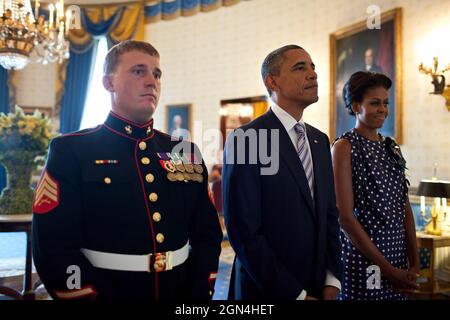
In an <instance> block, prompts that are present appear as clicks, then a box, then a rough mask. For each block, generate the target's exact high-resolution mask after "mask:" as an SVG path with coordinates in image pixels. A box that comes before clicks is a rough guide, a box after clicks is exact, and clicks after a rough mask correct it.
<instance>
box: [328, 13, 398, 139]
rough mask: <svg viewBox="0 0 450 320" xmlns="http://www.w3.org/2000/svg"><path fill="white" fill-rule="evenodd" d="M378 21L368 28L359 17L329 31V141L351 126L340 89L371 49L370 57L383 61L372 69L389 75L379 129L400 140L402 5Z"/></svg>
mask: <svg viewBox="0 0 450 320" xmlns="http://www.w3.org/2000/svg"><path fill="white" fill-rule="evenodd" d="M380 22H381V28H380V29H368V27H367V22H366V21H361V22H358V23H355V24H353V25H351V26H348V27H346V28H343V29H340V30H338V31H336V32H334V33H332V34H331V35H330V132H329V135H330V139H331V141H334V140H335V138H337V137H339V136H340V135H341V134H343V133H344V132H346V131H348V130H350V129H351V128H353V126H354V123H355V120H354V117H352V116H350V115H349V114H348V113H347V111H346V110H345V107H344V101H343V98H342V89H343V86H344V84H345V82H346V81H347V80H348V79H349V78H350V75H351V74H352V73H354V72H356V71H359V70H366V69H365V64H366V63H365V62H366V61H364V55H365V54H366V53H367V52H369V49H371V51H370V52H371V53H370V55H372V54H373V60H374V61H375V62H381V63H382V64H381V65H380V66H378V68H377V69H374V72H382V73H385V74H386V75H387V76H388V77H390V78H391V79H392V87H391V89H390V93H389V94H390V95H389V102H390V105H389V117H388V118H387V119H386V121H385V124H384V126H383V128H381V130H380V132H381V133H382V134H383V135H385V136H391V137H394V138H395V140H396V141H397V143H399V144H401V143H402V142H403V125H402V114H403V112H402V109H403V91H402V90H403V87H402V86H403V83H402V79H403V73H402V9H401V8H395V9H392V10H390V11H387V12H384V13H382V14H381V17H380ZM358 61H359V62H358ZM360 62H361V63H360Z"/></svg>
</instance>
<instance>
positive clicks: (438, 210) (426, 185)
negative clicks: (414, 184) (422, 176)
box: [417, 178, 450, 236]
mask: <svg viewBox="0 0 450 320" xmlns="http://www.w3.org/2000/svg"><path fill="white" fill-rule="evenodd" d="M417 194H418V195H419V196H420V214H421V216H422V218H423V219H424V221H425V222H427V223H428V222H429V224H428V225H427V227H426V228H425V232H426V233H428V234H431V235H435V236H440V235H442V228H441V226H440V222H439V218H440V216H441V217H444V219H445V218H446V215H447V198H450V182H449V181H441V180H437V179H435V178H433V179H431V180H422V181H420V184H419V190H418V191H417ZM425 197H433V198H434V203H433V207H432V209H431V218H426V214H425ZM441 204H442V205H441Z"/></svg>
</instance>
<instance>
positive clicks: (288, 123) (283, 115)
mask: <svg viewBox="0 0 450 320" xmlns="http://www.w3.org/2000/svg"><path fill="white" fill-rule="evenodd" d="M270 108H271V109H272V111H273V113H274V114H275V116H276V117H277V118H278V120H280V122H281V124H282V125H283V127H284V128H285V129H286V132H287V133H288V135H289V138H291V141H292V144H293V145H294V148H295V150H297V139H298V135H297V133H296V132H295V129H294V126H295V125H296V124H297V123H301V124H303V125H304V124H305V122H304V121H303V119H300V121H298V122H297V120H295V119H294V118H293V117H292V116H291V115H290V114H289V113H287V112H286V111H284V110H283V109H282V108H281V107H280V106H278V105H277V104H276V103H272V106H271V107H270ZM305 138H306V146H307V147H308V153H309V156H310V157H311V160H312V154H311V147H310V145H309V140H308V135H307V132H305ZM311 162H313V161H311ZM312 166H313V169H314V163H313V164H312ZM324 286H333V287H336V288H338V289H339V290H341V282H340V281H339V280H338V279H337V278H336V277H335V276H334V275H333V274H332V273H331V272H330V271H329V270H327V275H326V278H325V284H324ZM305 297H306V291H305V290H302V292H300V295H299V296H298V297H297V300H305Z"/></svg>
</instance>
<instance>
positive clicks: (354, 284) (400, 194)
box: [340, 129, 408, 300]
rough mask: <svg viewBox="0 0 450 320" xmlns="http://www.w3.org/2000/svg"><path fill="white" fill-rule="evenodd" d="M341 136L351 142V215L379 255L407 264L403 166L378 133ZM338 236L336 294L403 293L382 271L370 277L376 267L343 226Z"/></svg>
mask: <svg viewBox="0 0 450 320" xmlns="http://www.w3.org/2000/svg"><path fill="white" fill-rule="evenodd" d="M341 138H344V139H347V140H348V141H349V142H350V144H351V158H352V182H353V196H354V211H353V214H354V216H355V217H356V218H357V219H358V221H359V222H360V223H361V225H362V226H363V227H364V229H365V231H366V232H367V234H368V235H369V237H370V239H371V240H372V242H373V243H374V244H375V245H376V246H377V248H378V249H379V250H380V251H381V253H382V254H383V255H384V257H385V258H386V259H387V260H388V261H390V263H391V264H392V265H393V266H395V267H397V268H401V269H407V267H408V264H407V250H406V234H405V228H404V226H403V222H404V220H405V205H406V196H407V190H406V186H405V175H404V170H403V169H402V168H401V167H400V166H399V165H397V164H396V163H395V162H394V158H393V156H392V155H391V153H390V152H389V151H388V150H387V148H386V147H385V143H384V141H383V140H384V139H382V141H371V140H369V139H367V138H365V137H363V136H362V135H360V134H359V133H357V132H356V130H354V129H353V130H351V131H349V132H347V133H345V134H344V135H343V136H342V137H341ZM341 241H342V260H343V264H344V278H343V282H342V290H341V293H340V299H342V300H402V299H405V296H404V295H403V294H401V293H399V292H398V291H396V290H395V289H393V288H392V285H391V284H390V282H389V281H388V280H387V279H386V278H385V277H384V276H383V275H382V274H381V276H380V277H378V279H379V280H380V281H379V282H378V283H376V279H377V276H376V273H375V271H374V270H373V267H370V266H371V265H372V266H373V265H375V264H374V263H372V262H371V261H369V260H368V259H367V258H366V257H364V255H362V254H361V252H359V250H358V249H356V248H355V247H354V246H353V245H352V243H351V241H350V239H349V238H348V237H347V236H346V234H345V232H344V231H343V230H341ZM373 275H375V276H373Z"/></svg>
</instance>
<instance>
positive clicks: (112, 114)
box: [110, 111, 153, 129]
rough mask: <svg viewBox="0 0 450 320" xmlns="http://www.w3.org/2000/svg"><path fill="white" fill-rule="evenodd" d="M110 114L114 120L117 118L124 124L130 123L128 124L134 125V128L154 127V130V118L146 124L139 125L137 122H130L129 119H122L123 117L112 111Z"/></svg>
mask: <svg viewBox="0 0 450 320" xmlns="http://www.w3.org/2000/svg"><path fill="white" fill-rule="evenodd" d="M110 113H111V116H113V117H114V118H117V119H119V120H122V121H123V122H126V123H128V124H131V125H133V126H135V127H138V128H145V127H148V126H150V125H151V126H152V129H153V118H151V119H150V120H149V121H147V122H146V123H144V124H138V123H136V122H133V121H131V120H128V119H125V118H124V117H121V116H119V115H118V114H117V113H115V112H114V111H110Z"/></svg>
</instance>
